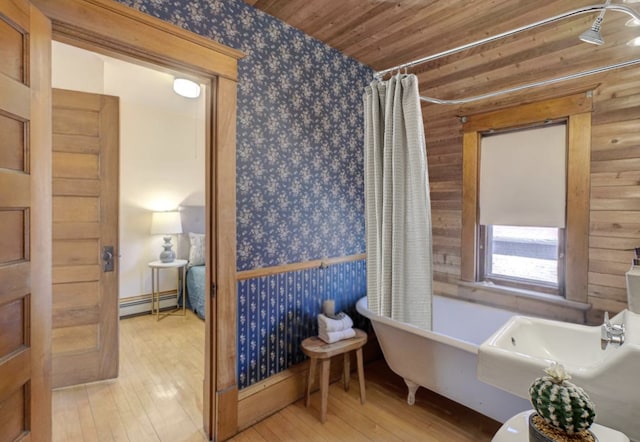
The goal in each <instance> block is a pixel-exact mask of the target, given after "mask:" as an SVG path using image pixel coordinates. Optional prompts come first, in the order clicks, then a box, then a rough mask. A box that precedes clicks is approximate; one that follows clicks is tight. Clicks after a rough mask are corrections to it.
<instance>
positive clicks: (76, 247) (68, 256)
mask: <svg viewBox="0 0 640 442" xmlns="http://www.w3.org/2000/svg"><path fill="white" fill-rule="evenodd" d="M98 247H99V242H98V240H97V239H95V238H93V239H87V240H72V241H68V240H67V241H53V265H54V267H59V266H69V265H87V264H99V258H100V255H99V251H98Z"/></svg>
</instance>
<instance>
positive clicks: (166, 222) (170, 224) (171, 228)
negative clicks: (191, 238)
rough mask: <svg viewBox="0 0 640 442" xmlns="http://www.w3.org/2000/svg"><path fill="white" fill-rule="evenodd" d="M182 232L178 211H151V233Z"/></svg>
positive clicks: (170, 233)
mask: <svg viewBox="0 0 640 442" xmlns="http://www.w3.org/2000/svg"><path fill="white" fill-rule="evenodd" d="M176 233H182V221H181V219H180V212H178V211H177V210H175V211H171V212H153V215H152V217H151V234H152V235H173V234H176Z"/></svg>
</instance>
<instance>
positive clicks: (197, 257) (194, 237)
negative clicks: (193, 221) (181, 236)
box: [189, 232, 205, 266]
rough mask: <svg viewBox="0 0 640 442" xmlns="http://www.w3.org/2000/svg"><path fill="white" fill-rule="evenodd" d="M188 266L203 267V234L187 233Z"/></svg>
mask: <svg viewBox="0 0 640 442" xmlns="http://www.w3.org/2000/svg"><path fill="white" fill-rule="evenodd" d="M189 241H190V242H191V247H190V248H189V264H191V265H192V266H201V265H204V250H205V246H204V233H192V232H189Z"/></svg>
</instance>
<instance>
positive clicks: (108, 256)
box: [102, 246, 113, 272]
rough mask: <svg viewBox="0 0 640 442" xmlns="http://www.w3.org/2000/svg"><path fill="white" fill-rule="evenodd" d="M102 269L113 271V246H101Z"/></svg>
mask: <svg viewBox="0 0 640 442" xmlns="http://www.w3.org/2000/svg"><path fill="white" fill-rule="evenodd" d="M102 271H103V272H113V246H104V247H102Z"/></svg>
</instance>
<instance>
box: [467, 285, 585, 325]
mask: <svg viewBox="0 0 640 442" xmlns="http://www.w3.org/2000/svg"><path fill="white" fill-rule="evenodd" d="M458 296H459V297H460V298H463V299H467V300H469V301H473V302H478V303H481V304H486V305H490V306H494V307H501V308H505V309H508V310H512V311H515V312H518V313H521V314H525V315H534V316H541V317H544V318H549V319H558V320H562V321H570V322H576V323H584V322H585V313H586V312H587V311H588V310H589V309H591V305H590V304H585V303H582V302H576V301H569V300H567V299H565V298H563V297H560V296H557V295H550V294H548V293H541V292H535V291H532V290H523V289H517V288H513V287H505V286H499V285H496V284H493V283H486V282H465V281H459V282H458Z"/></svg>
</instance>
